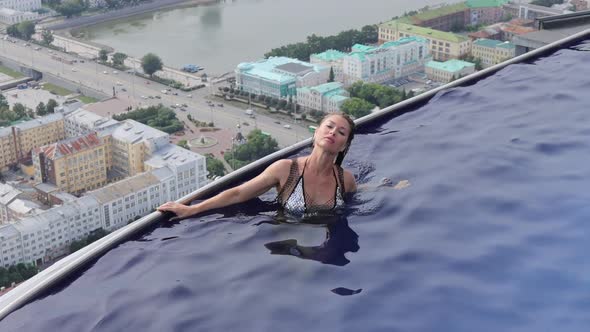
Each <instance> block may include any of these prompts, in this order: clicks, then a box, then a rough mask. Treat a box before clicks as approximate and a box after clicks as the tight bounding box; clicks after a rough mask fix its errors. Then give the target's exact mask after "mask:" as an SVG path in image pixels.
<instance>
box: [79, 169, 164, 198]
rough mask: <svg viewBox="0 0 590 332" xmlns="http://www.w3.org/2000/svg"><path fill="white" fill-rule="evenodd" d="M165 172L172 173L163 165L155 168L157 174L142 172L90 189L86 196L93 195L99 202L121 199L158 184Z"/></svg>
mask: <svg viewBox="0 0 590 332" xmlns="http://www.w3.org/2000/svg"><path fill="white" fill-rule="evenodd" d="M166 172H168V174H169V176H173V175H174V172H172V170H170V169H169V168H167V167H164V168H162V169H159V170H157V172H156V174H158V176H156V175H154V172H153V171H151V172H144V173H141V174H138V175H135V176H132V177H130V178H127V179H124V180H121V181H119V182H116V183H113V184H110V185H108V186H105V187H102V188H100V189H96V190H93V191H90V192H88V193H87V194H86V196H89V197H93V198H94V199H96V200H97V201H98V202H99V203H100V204H105V203H109V202H112V201H115V200H118V199H121V198H123V197H125V196H127V195H130V194H133V193H136V192H138V191H141V190H144V189H145V188H148V187H150V186H153V185H156V184H159V183H160V182H161V179H162V176H163V174H164V173H166Z"/></svg>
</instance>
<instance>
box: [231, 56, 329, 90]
mask: <svg viewBox="0 0 590 332" xmlns="http://www.w3.org/2000/svg"><path fill="white" fill-rule="evenodd" d="M285 65H287V66H285ZM304 67H305V69H306V70H307V71H309V70H312V71H316V72H319V71H322V70H328V68H326V67H324V66H320V65H317V64H311V63H309V62H305V61H301V60H298V59H292V58H287V57H270V58H268V59H263V60H259V61H256V62H242V63H240V64H239V65H238V66H237V67H236V71H239V72H242V73H248V74H249V75H251V76H255V77H259V78H262V79H266V80H270V81H277V82H279V83H281V84H283V83H289V82H294V81H295V79H296V76H297V74H298V73H300V72H302V70H303V69H304ZM277 69H279V70H277ZM307 71H305V72H307Z"/></svg>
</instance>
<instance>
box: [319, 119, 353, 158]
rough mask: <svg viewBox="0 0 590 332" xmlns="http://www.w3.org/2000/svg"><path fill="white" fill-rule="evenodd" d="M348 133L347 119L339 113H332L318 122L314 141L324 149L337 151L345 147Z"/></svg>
mask: <svg viewBox="0 0 590 332" xmlns="http://www.w3.org/2000/svg"><path fill="white" fill-rule="evenodd" d="M349 135H350V125H349V124H348V121H346V119H345V118H343V117H341V116H339V115H332V116H329V117H328V118H326V119H324V121H323V122H322V123H321V124H320V126H319V128H318V129H317V130H316V132H315V135H314V142H315V145H316V146H319V147H321V148H323V149H324V150H326V151H329V152H332V153H338V152H340V151H343V150H344V149H345V148H346V144H347V141H348V136H349Z"/></svg>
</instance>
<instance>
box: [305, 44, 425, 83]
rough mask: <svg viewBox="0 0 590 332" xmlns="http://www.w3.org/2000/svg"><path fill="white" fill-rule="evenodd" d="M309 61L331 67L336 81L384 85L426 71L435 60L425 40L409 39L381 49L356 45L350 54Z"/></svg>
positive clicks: (314, 56)
mask: <svg viewBox="0 0 590 332" xmlns="http://www.w3.org/2000/svg"><path fill="white" fill-rule="evenodd" d="M310 59H311V62H312V63H314V64H320V65H325V66H330V67H332V68H333V69H334V78H335V80H336V81H338V82H342V83H344V85H345V86H349V85H351V84H353V83H354V82H357V81H363V82H367V83H385V82H387V81H391V80H393V79H395V78H398V77H402V76H407V75H410V74H413V73H416V72H419V71H423V70H424V64H425V63H426V62H427V61H430V60H431V59H432V57H431V56H430V52H429V47H428V42H427V41H426V39H424V38H421V37H407V38H402V39H399V40H396V41H389V42H386V43H383V44H381V45H379V46H368V45H361V44H355V45H354V46H352V49H351V52H350V53H342V52H339V51H334V50H329V51H326V52H323V53H318V54H312V55H311V57H310Z"/></svg>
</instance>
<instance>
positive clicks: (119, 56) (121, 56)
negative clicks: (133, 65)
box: [113, 52, 127, 66]
mask: <svg viewBox="0 0 590 332" xmlns="http://www.w3.org/2000/svg"><path fill="white" fill-rule="evenodd" d="M125 59H127V54H125V53H120V52H117V53H115V54H113V64H114V65H115V66H123V64H124V63H125Z"/></svg>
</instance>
